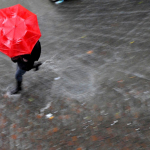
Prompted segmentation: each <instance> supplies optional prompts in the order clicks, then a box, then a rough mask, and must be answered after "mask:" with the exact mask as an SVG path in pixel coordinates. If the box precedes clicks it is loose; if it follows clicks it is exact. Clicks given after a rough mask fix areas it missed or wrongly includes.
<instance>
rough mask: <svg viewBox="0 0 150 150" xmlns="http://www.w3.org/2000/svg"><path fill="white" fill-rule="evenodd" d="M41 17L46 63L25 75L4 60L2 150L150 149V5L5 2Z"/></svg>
mask: <svg viewBox="0 0 150 150" xmlns="http://www.w3.org/2000/svg"><path fill="white" fill-rule="evenodd" d="M17 3H20V4H22V5H23V6H24V7H26V8H27V9H29V10H30V11H32V12H34V13H36V14H37V16H38V21H39V25H40V29H41V32H42V37H41V38H40V41H41V44H42V55H41V58H40V60H41V61H42V62H43V65H42V66H41V68H40V70H39V71H38V72H34V71H30V72H28V73H26V74H25V75H24V82H23V88H24V90H23V92H22V94H21V95H16V96H11V97H5V95H4V94H5V93H6V92H7V91H8V90H10V89H11V88H12V87H13V86H14V85H15V79H14V78H15V77H14V75H15V70H16V66H15V65H16V64H14V63H12V62H11V60H10V59H9V58H8V57H7V56H5V55H3V54H2V53H0V150H149V149H150V66H149V64H150V50H149V48H150V35H149V34H150V9H149V8H150V1H149V0H92V1H91V0H67V1H65V2H64V3H62V4H60V5H55V4H54V3H51V2H50V1H49V0H11V1H8V0H0V8H4V7H9V6H11V5H15V4H17Z"/></svg>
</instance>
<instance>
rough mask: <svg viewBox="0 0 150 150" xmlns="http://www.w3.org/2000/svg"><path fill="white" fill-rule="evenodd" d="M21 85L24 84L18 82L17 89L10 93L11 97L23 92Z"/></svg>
mask: <svg viewBox="0 0 150 150" xmlns="http://www.w3.org/2000/svg"><path fill="white" fill-rule="evenodd" d="M21 84H22V82H20V81H17V85H16V88H15V89H14V90H12V91H11V92H10V94H11V95H13V94H18V93H19V92H20V91H22V88H21Z"/></svg>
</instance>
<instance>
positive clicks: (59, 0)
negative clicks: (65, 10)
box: [51, 0, 64, 4]
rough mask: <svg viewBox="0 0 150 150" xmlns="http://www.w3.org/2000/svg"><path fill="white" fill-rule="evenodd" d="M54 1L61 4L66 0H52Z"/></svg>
mask: <svg viewBox="0 0 150 150" xmlns="http://www.w3.org/2000/svg"><path fill="white" fill-rule="evenodd" d="M51 1H52V2H55V4H60V3H62V2H64V0H51Z"/></svg>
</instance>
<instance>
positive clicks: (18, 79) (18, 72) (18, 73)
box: [15, 66, 26, 82]
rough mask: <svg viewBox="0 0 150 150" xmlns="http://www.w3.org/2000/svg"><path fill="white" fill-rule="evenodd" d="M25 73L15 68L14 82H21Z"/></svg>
mask: <svg viewBox="0 0 150 150" xmlns="http://www.w3.org/2000/svg"><path fill="white" fill-rule="evenodd" d="M25 73H26V71H25V70H22V69H20V68H19V66H17V71H16V75H15V77H16V80H17V81H19V82H22V76H23V75H24V74H25Z"/></svg>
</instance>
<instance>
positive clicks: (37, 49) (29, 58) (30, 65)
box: [11, 41, 42, 95]
mask: <svg viewBox="0 0 150 150" xmlns="http://www.w3.org/2000/svg"><path fill="white" fill-rule="evenodd" d="M40 55H41V44H40V41H38V42H37V43H36V44H35V46H34V48H33V50H32V52H31V54H26V55H21V56H16V57H13V58H11V60H12V61H13V62H14V63H16V62H17V71H16V75H15V78H16V88H15V89H13V90H12V91H11V95H12V94H17V93H19V92H20V91H21V90H22V80H23V78H22V76H23V75H24V74H25V73H26V71H30V70H31V69H34V71H37V70H38V69H39V66H40V65H41V64H42V63H41V62H37V63H34V62H35V61H38V60H39V58H40Z"/></svg>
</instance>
